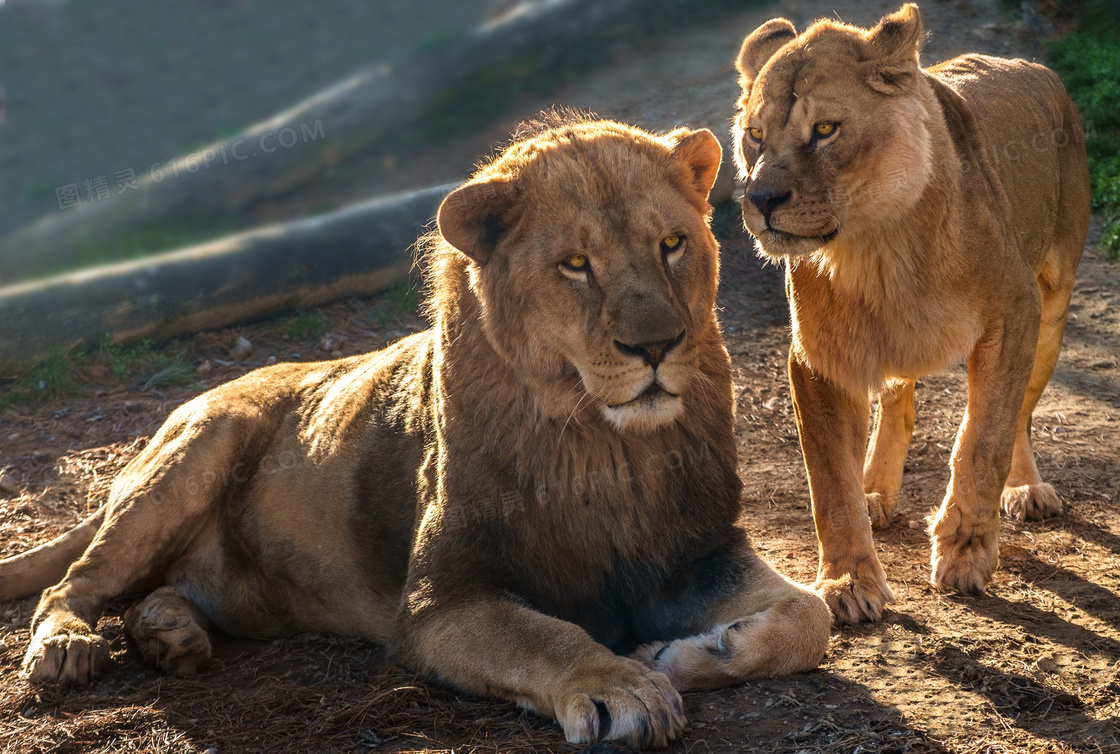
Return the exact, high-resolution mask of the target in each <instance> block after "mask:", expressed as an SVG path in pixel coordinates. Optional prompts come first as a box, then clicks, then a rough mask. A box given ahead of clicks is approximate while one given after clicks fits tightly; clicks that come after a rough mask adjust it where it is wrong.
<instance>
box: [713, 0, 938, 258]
mask: <svg viewBox="0 0 1120 754" xmlns="http://www.w3.org/2000/svg"><path fill="white" fill-rule="evenodd" d="M920 37H921V22H920V20H919V18H918V16H917V11H916V9H914V10H913V11H911V10H910V6H907V8H904V9H903V10H901V11H899V12H898V13H895V14H893V15H891V16H888V17H886V18H885V19H883V21H882V22H881V23H880V24H879V25H878V26H877V27H875V28H874V29H871V30H864V29H858V28H856V27H852V26H846V25H843V24H837V23H834V22H831V21H822V22H818V23H817V24H815V25H814V26H812V27H810V28H809V29H808V30H807V31H806V32H804V33H803V34H801V35H800V36H798V35H797V34H796V31H795V30H794V28H793V25H792V24H790V23H789V22H788V21H786V20H785V19H774V20H772V21H769V22H767V23H766V24H764V25H763V26H761V27H759V28H758V29H757V30H756V31H755V32H754V33H752V34H751V35H750V36H749V37H747V39H746V41H745V42H744V43H743V49H742V52H741V53H740V57H739V61H738V67H739V70H740V73H741V75H742V76H741V81H742V85H743V95H742V97H741V98H740V100H739V111H738V113H737V116H736V119H735V128H734V134H735V139H736V150H735V152H736V154H735V156H736V163H737V165H738V167H739V170H740V173H741V176H742V178H743V179H744V180H745V182H746V193H745V195H744V198H743V219H744V221H745V223H746V225H747V228H748V229H749V230H750V231H751V233H752V234H753V235H754V236H755V238H756V239H757V240H758V243H759V246H760V249H761V251H762V252H763V253H765V254H766V255H768V256H771V257H796V256H800V255H803V254H808V253H812V252H814V251H816V250H818V249H820V248H822V247H823V246H825V245H827V244H828V243H829V242H830V241H832V240H833V239H835V238H838V237H842V236H843V235H845V234H847V235H849V236H851V235H854V234H857V233H859V232H861V231H864V230H866V229H867V228H870V227H872V226H873V225H875V224H877V223H880V222H882V221H883V220H884V219H889V218H890V217H891V216H895V215H898V214H899V212H900V211H901V210H903V209H907V208H909V207H911V206H913V205H914V204H915V203H916V202H917V201H918V199H919V197H920V196H921V194H922V191H923V189H924V188H925V186H926V184H927V183H928V181H929V179H930V167H931V147H930V136H929V130H928V128H927V123H928V122H929V120H930V118H931V113H929V112H927V110H926V107H925V105H924V104H923V101H922V99H921V97H919V96H917V92H918V87H919V86H921V81H920V76H921V73H920V69H919V67H918V57H917V45H918V41H919V40H920Z"/></svg>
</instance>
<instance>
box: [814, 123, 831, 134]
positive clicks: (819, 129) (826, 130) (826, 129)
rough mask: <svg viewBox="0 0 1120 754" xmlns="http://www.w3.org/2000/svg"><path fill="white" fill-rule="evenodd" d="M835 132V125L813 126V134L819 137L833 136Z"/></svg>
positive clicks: (819, 124) (822, 124) (821, 124)
mask: <svg viewBox="0 0 1120 754" xmlns="http://www.w3.org/2000/svg"><path fill="white" fill-rule="evenodd" d="M835 130H836V124H835V123H818V124H817V125H815V126H813V133H815V134H816V135H817V136H832V134H833V132H834V131H835Z"/></svg>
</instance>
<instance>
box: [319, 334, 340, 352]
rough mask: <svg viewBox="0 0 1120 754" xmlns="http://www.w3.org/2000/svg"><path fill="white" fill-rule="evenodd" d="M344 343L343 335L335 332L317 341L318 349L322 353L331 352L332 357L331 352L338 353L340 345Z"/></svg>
mask: <svg viewBox="0 0 1120 754" xmlns="http://www.w3.org/2000/svg"><path fill="white" fill-rule="evenodd" d="M345 342H346V336H345V335H341V334H339V333H336V332H329V333H327V334H326V335H324V336H323V339H322V340H320V341H319V348H321V349H322V350H324V351H328V352H332V355H333V352H334V351H338V350H339V349H340V348H341V347H342V344H343V343H345Z"/></svg>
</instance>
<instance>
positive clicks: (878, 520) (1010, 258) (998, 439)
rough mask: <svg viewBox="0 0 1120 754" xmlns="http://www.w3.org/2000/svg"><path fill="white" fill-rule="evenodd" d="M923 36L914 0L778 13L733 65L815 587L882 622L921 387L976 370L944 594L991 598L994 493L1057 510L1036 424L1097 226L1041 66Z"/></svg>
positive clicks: (939, 535) (949, 530)
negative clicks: (813, 541)
mask: <svg viewBox="0 0 1120 754" xmlns="http://www.w3.org/2000/svg"><path fill="white" fill-rule="evenodd" d="M922 36H923V32H922V22H921V17H920V15H919V12H918V7H917V6H916V5H914V4H908V5H905V6H903V7H902V9H901V10H899V11H897V12H895V13H893V14H891V15H888V16H886V17H884V18H883V19H882V20H881V21H880V23H879V24H878V25H877V26H875V27H874V28H872V29H861V28H857V27H854V26H849V25H846V24H842V23H837V22H834V21H827V20H826V21H818V22H817V23H815V24H813V25H812V26H811V27H809V29H807V30H806V31H805V32H804V33H802V34H800V35H799V34H798V33H797V31H796V29H795V28H794V27H793V24H791V23H790V22H789V21H787V20H785V19H781V18H778V19H773V20H771V21H768V22H767V23H765V24H763V25H762V26H760V27H759V28H758V29H756V30H755V31H754V32H753V33H751V34H750V35H749V36H748V37H747V38H746V40H745V41H744V43H743V46H742V50H741V52H740V54H739V58H738V61H737V67H738V70H739V72H740V74H741V84H742V90H743V91H742V97H741V98H740V99H739V101H738V109H737V113H736V118H735V125H734V136H735V143H736V147H735V149H736V152H735V157H736V161H737V166H738V168H739V170H740V173H741V175H742V176H743V178H744V180H745V181H746V191H745V196H744V199H743V203H742V209H743V219H744V222H745V224H746V226H747V228H748V230H750V232H751V234H752V235H753V236H754V237H755V239H756V242H757V246H758V248H759V250H760V253H761V254H762V255H763V256H764V257H765V258H767V259H770V260H774V261H777V262H784V264H785V273H786V294H787V298H788V299H789V304H790V319H791V324H792V344H791V348H790V357H789V379H790V386H791V390H792V399H793V404H794V409H795V411H794V413H795V416H796V420H797V427H798V431H799V435H800V439H801V450H802V454H803V456H804V459H805V467H806V471H807V475H808V479H809V488H810V497H811V500H812V507H813V519H814V522H815V524H816V530H817V539H818V546H819V550H818V551H819V569H818V575H817V581H816V586H817V589H818V590H819V591H820V593H821V594H822V595H823V596H824V598H825V600H826V601H827V602H828V604H829V606H830V607H831V609H832V611H833V612H834V614H835V616H836V618H837V620H838V621H840V622H859V621H865V620H867V621H875V620H878V619H879V618H880V617H881V614H882V610H883V607H884V605H885V604H886V603H887V602H889V601H890V600H891V599H892V598H893V595H892V593H891V590H890V587H889V586H888V584H887V579H886V576H885V574H884V572H883V567H882V565H881V564H880V563H879V559H878V558H877V557H876V554H875V546H874V543H873V541H872V535H871V525H872V524H874V525H875V526H876V527H877V528H881V527H884V526H887V525H888V524H889V522H890V520H891V517H892V515H893V512H894V509H895V506H896V503H897V501H898V497H899V490H900V485H901V481H902V474H903V466H904V463H905V459H906V454H907V448H908V446H909V444H910V439H911V434H912V432H913V429H914V421H915V415H914V381H915V379H916V378H918V377H920V376H922V375H926V374H929V373H931V372H935V371H939V370H941V369H944V368H946V367H948V366H950V365H952V364H954V363H958V362H960V361H961V360H965V361H966V362H967V365H968V409H967V411H966V413H965V417H964V421H963V423H962V424H961V427H960V431H959V434H958V435H957V440H956V445H955V447H954V449H953V454H952V460H951V471H952V474H951V480H950V482H949V485H948V490H947V493H946V495H945V498H944V500H943V501H942V504H941V507H940V509H939V510H938V511H937V513H936V515H935V516H934V517H933V518H932V522H931V524H930V530H929V533H930V535H931V538H932V545H933V549H932V573H931V580H932V583H933V584H934V585H935V586H936V587H939V588H942V589H947V590H957V591H960V592H964V593H981V592H983V590H984V587H985V586H986V584H987V583H988V581H989V580H990V578H991V576H992V572H993V570H994V569H995V567H996V565H997V539H998V535H999V514H1000V507H1001V503H1002V508H1003V511H1004V512H1005V513H1006V514H1007V515H1009V516H1012V517H1014V518H1016V519H1019V520H1022V519H1040V518H1046V517H1049V516H1056V515H1058V514H1060V513H1061V509H1062V505H1061V502H1060V500H1059V498H1058V495H1057V493H1056V492H1055V490H1054V488H1053V487H1052V486H1051V485H1049V484H1047V483H1045V482H1043V481H1042V479H1041V477H1040V476H1039V472H1038V468H1037V466H1036V464H1035V460H1034V455H1033V452H1032V449H1031V439H1030V427H1031V414H1032V412H1033V411H1034V407H1035V404H1036V403H1037V401H1038V398H1039V395H1040V394H1041V393H1042V390H1043V388H1044V387H1045V386H1046V383H1047V382H1048V381H1049V379H1050V374H1051V372H1052V371H1053V369H1054V364H1055V362H1056V360H1057V358H1058V350H1059V348H1060V346H1061V342H1062V332H1063V329H1064V326H1065V321H1066V316H1067V313H1068V311H1069V301H1070V293H1071V291H1072V289H1073V283H1074V274H1075V271H1076V269H1077V264H1078V261H1079V259H1080V257H1081V252H1082V249H1083V247H1084V245H1085V239H1086V234H1087V232H1088V222H1089V194H1090V191H1089V178H1088V168H1087V164H1086V157H1085V145H1084V134H1083V132H1082V131H1081V125H1080V120H1079V118H1078V114H1077V110H1076V108H1075V106H1074V104H1073V102H1072V101H1071V100H1070V98H1069V96H1068V95H1067V94H1066V92H1065V90H1064V89H1063V87H1062V84H1061V82H1060V81H1059V80H1058V77H1057V76H1056V75H1055V74H1054V73H1053V72H1051V71H1050V70H1048V69H1046V68H1045V67H1043V66H1041V65H1036V64H1033V63H1028V62H1026V61H1023V60H1004V59H1000V58H994V57H988V56H984V55H965V56H962V57H958V58H954V59H952V60H949V61H947V62H945V63H942V64H940V65H937V66H934V67H932V68H928V69H923V68H921V67H920V66H919V62H918V49H919V47H920V43H921V40H922ZM871 396H877V401H878V409H877V413H876V415H875V420H874V424H873V429H872V431H871V437H870V442H868V424H869V421H868V418H869V413H870V408H869V403H870V400H869V398H870V397H871Z"/></svg>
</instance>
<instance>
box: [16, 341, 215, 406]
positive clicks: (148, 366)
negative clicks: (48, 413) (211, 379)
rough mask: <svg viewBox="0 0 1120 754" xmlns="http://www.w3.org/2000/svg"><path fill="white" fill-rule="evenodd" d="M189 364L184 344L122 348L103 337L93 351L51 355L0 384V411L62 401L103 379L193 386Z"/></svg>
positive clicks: (149, 386)
mask: <svg viewBox="0 0 1120 754" xmlns="http://www.w3.org/2000/svg"><path fill="white" fill-rule="evenodd" d="M190 362H191V359H190V343H189V342H185V341H171V342H169V343H165V344H160V345H157V344H155V343H154V342H153V341H151V340H144V341H141V342H140V343H136V344H133V345H128V346H125V345H120V344H117V343H114V342H112V341H111V340H108V339H106V340H103V341H102V342H101V343H100V344H98V347H97V349H96V350H94V351H93V352H92V353H87V352H85V351H75V352H73V353H68V354H61V353H56V354H53V355H51V356H49V357H48V358H46V359H44V360H43V361H40V362H39V363H38V364H36V365H35V366H33V367H32V368H31V369H29V370H28V371H27V372H25V373H24V374H22V375H20V376H19V377H16V378H15V379H14V380H8V381H7V382H6V383H4V382H0V407H8V406H34V405H38V404H41V403H45V402H47V401H50V400H56V399H59V398H67V397H70V396H74V395H77V394H78V393H79V392H80V391H81V390H82V388H83V386H86V385H89V384H96V385H103V384H104V383H105V382H106V381H108V382H117V383H120V384H122V385H130V386H132V387H135V388H140V387H141V386H142V387H143V389H144V390H159V389H163V388H168V387H173V386H177V385H191V384H194V383H196V382H198V372H197V370H196V369H195V368H194V366H192V365H191V363H190Z"/></svg>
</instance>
